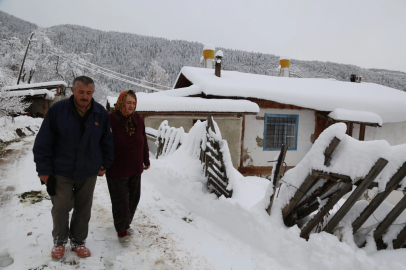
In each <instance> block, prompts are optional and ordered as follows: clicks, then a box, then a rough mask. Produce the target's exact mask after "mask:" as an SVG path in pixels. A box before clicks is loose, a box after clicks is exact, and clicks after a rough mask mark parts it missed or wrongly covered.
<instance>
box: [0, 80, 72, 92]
mask: <svg viewBox="0 0 406 270" xmlns="http://www.w3.org/2000/svg"><path fill="white" fill-rule="evenodd" d="M61 85H63V86H65V87H68V84H67V83H66V82H64V81H52V82H39V83H30V84H19V85H13V86H6V87H4V90H20V89H33V88H41V87H44V88H48V87H53V86H55V87H56V86H61Z"/></svg>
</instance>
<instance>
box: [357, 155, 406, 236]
mask: <svg viewBox="0 0 406 270" xmlns="http://www.w3.org/2000/svg"><path fill="white" fill-rule="evenodd" d="M405 177H406V162H405V163H403V165H402V167H400V169H399V170H398V171H397V172H396V173H395V174H394V175H393V176H392V178H391V179H390V180H389V182H388V183H387V184H386V188H385V191H383V192H381V193H378V194H377V195H376V196H375V198H374V199H373V200H372V201H371V202H370V203H369V204H368V206H367V207H366V208H365V209H364V211H362V213H361V215H360V216H359V217H358V218H357V219H356V220H355V221H354V222H353V223H352V229H353V231H354V233H356V232H357V231H358V229H359V228H361V226H362V224H364V223H365V221H366V220H367V219H368V218H369V217H370V216H371V215H372V213H373V212H374V211H375V210H376V209H377V208H378V207H379V205H381V203H382V202H383V201H384V200H385V199H386V198H387V197H388V196H389V194H390V193H391V192H392V191H393V190H395V189H396V188H397V186H398V184H399V183H400V182H401V181H402V180H403V178H405Z"/></svg>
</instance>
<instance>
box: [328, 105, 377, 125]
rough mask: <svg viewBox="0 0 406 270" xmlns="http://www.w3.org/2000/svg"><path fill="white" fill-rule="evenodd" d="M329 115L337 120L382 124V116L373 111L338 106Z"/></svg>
mask: <svg viewBox="0 0 406 270" xmlns="http://www.w3.org/2000/svg"><path fill="white" fill-rule="evenodd" d="M328 116H329V117H330V118H333V119H335V120H344V121H354V122H364V123H372V124H378V125H380V126H382V118H381V117H380V116H379V115H377V114H376V113H373V112H365V111H354V110H346V109H341V108H337V109H335V110H334V111H332V112H331V113H330V114H329V115H328Z"/></svg>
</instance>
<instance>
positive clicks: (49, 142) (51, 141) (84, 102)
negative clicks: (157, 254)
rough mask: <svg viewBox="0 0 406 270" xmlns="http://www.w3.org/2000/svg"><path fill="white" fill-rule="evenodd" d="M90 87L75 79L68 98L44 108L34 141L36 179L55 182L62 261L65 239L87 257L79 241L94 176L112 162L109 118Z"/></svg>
mask: <svg viewBox="0 0 406 270" xmlns="http://www.w3.org/2000/svg"><path fill="white" fill-rule="evenodd" d="M94 86H95V84H94V82H93V80H92V79H91V78H89V77H86V76H80V77H77V78H75V79H74V81H73V86H72V88H71V90H72V94H73V95H72V96H71V97H70V98H69V99H65V100H61V101H59V102H57V103H55V104H54V105H53V106H52V107H51V108H50V109H49V110H48V112H47V114H46V115H45V119H44V121H43V123H42V125H41V128H40V130H39V132H38V135H37V138H36V139H35V143H34V148H33V152H34V161H35V163H36V166H37V172H38V176H39V178H40V179H41V181H43V182H44V183H45V184H46V185H48V184H49V187H50V186H51V183H52V181H54V182H55V183H54V185H55V195H53V196H51V201H52V212H51V213H52V219H53V223H54V224H53V230H52V236H53V238H54V248H53V249H52V252H51V255H52V258H54V259H60V258H62V257H63V255H64V254H65V245H66V243H67V241H68V238H69V239H70V244H71V247H72V250H74V251H75V252H76V253H77V255H78V256H79V257H81V258H85V257H88V256H90V251H89V249H88V248H86V247H85V240H86V238H87V234H88V230H89V220H90V212H91V207H92V201H93V191H94V188H95V185H96V179H97V175H100V176H102V175H104V173H105V170H106V169H108V168H109V167H110V166H111V165H112V164H113V161H114V143H113V135H112V132H111V128H110V121H109V115H108V113H107V111H106V110H105V109H104V108H103V106H102V105H100V104H99V103H97V102H95V101H94V99H93V98H92V96H93V93H94ZM50 176H51V177H50ZM48 180H49V183H48ZM72 208H73V213H72V218H71V221H70V226H69V212H70V211H71V210H72Z"/></svg>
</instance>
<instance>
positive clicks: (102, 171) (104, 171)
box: [97, 166, 106, 176]
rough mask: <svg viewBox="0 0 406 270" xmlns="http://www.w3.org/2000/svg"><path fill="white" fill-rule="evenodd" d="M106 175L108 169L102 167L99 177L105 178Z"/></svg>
mask: <svg viewBox="0 0 406 270" xmlns="http://www.w3.org/2000/svg"><path fill="white" fill-rule="evenodd" d="M105 173H106V169H105V168H104V167H103V166H101V170H100V171H99V174H98V175H97V176H103V175H104V174H105Z"/></svg>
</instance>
